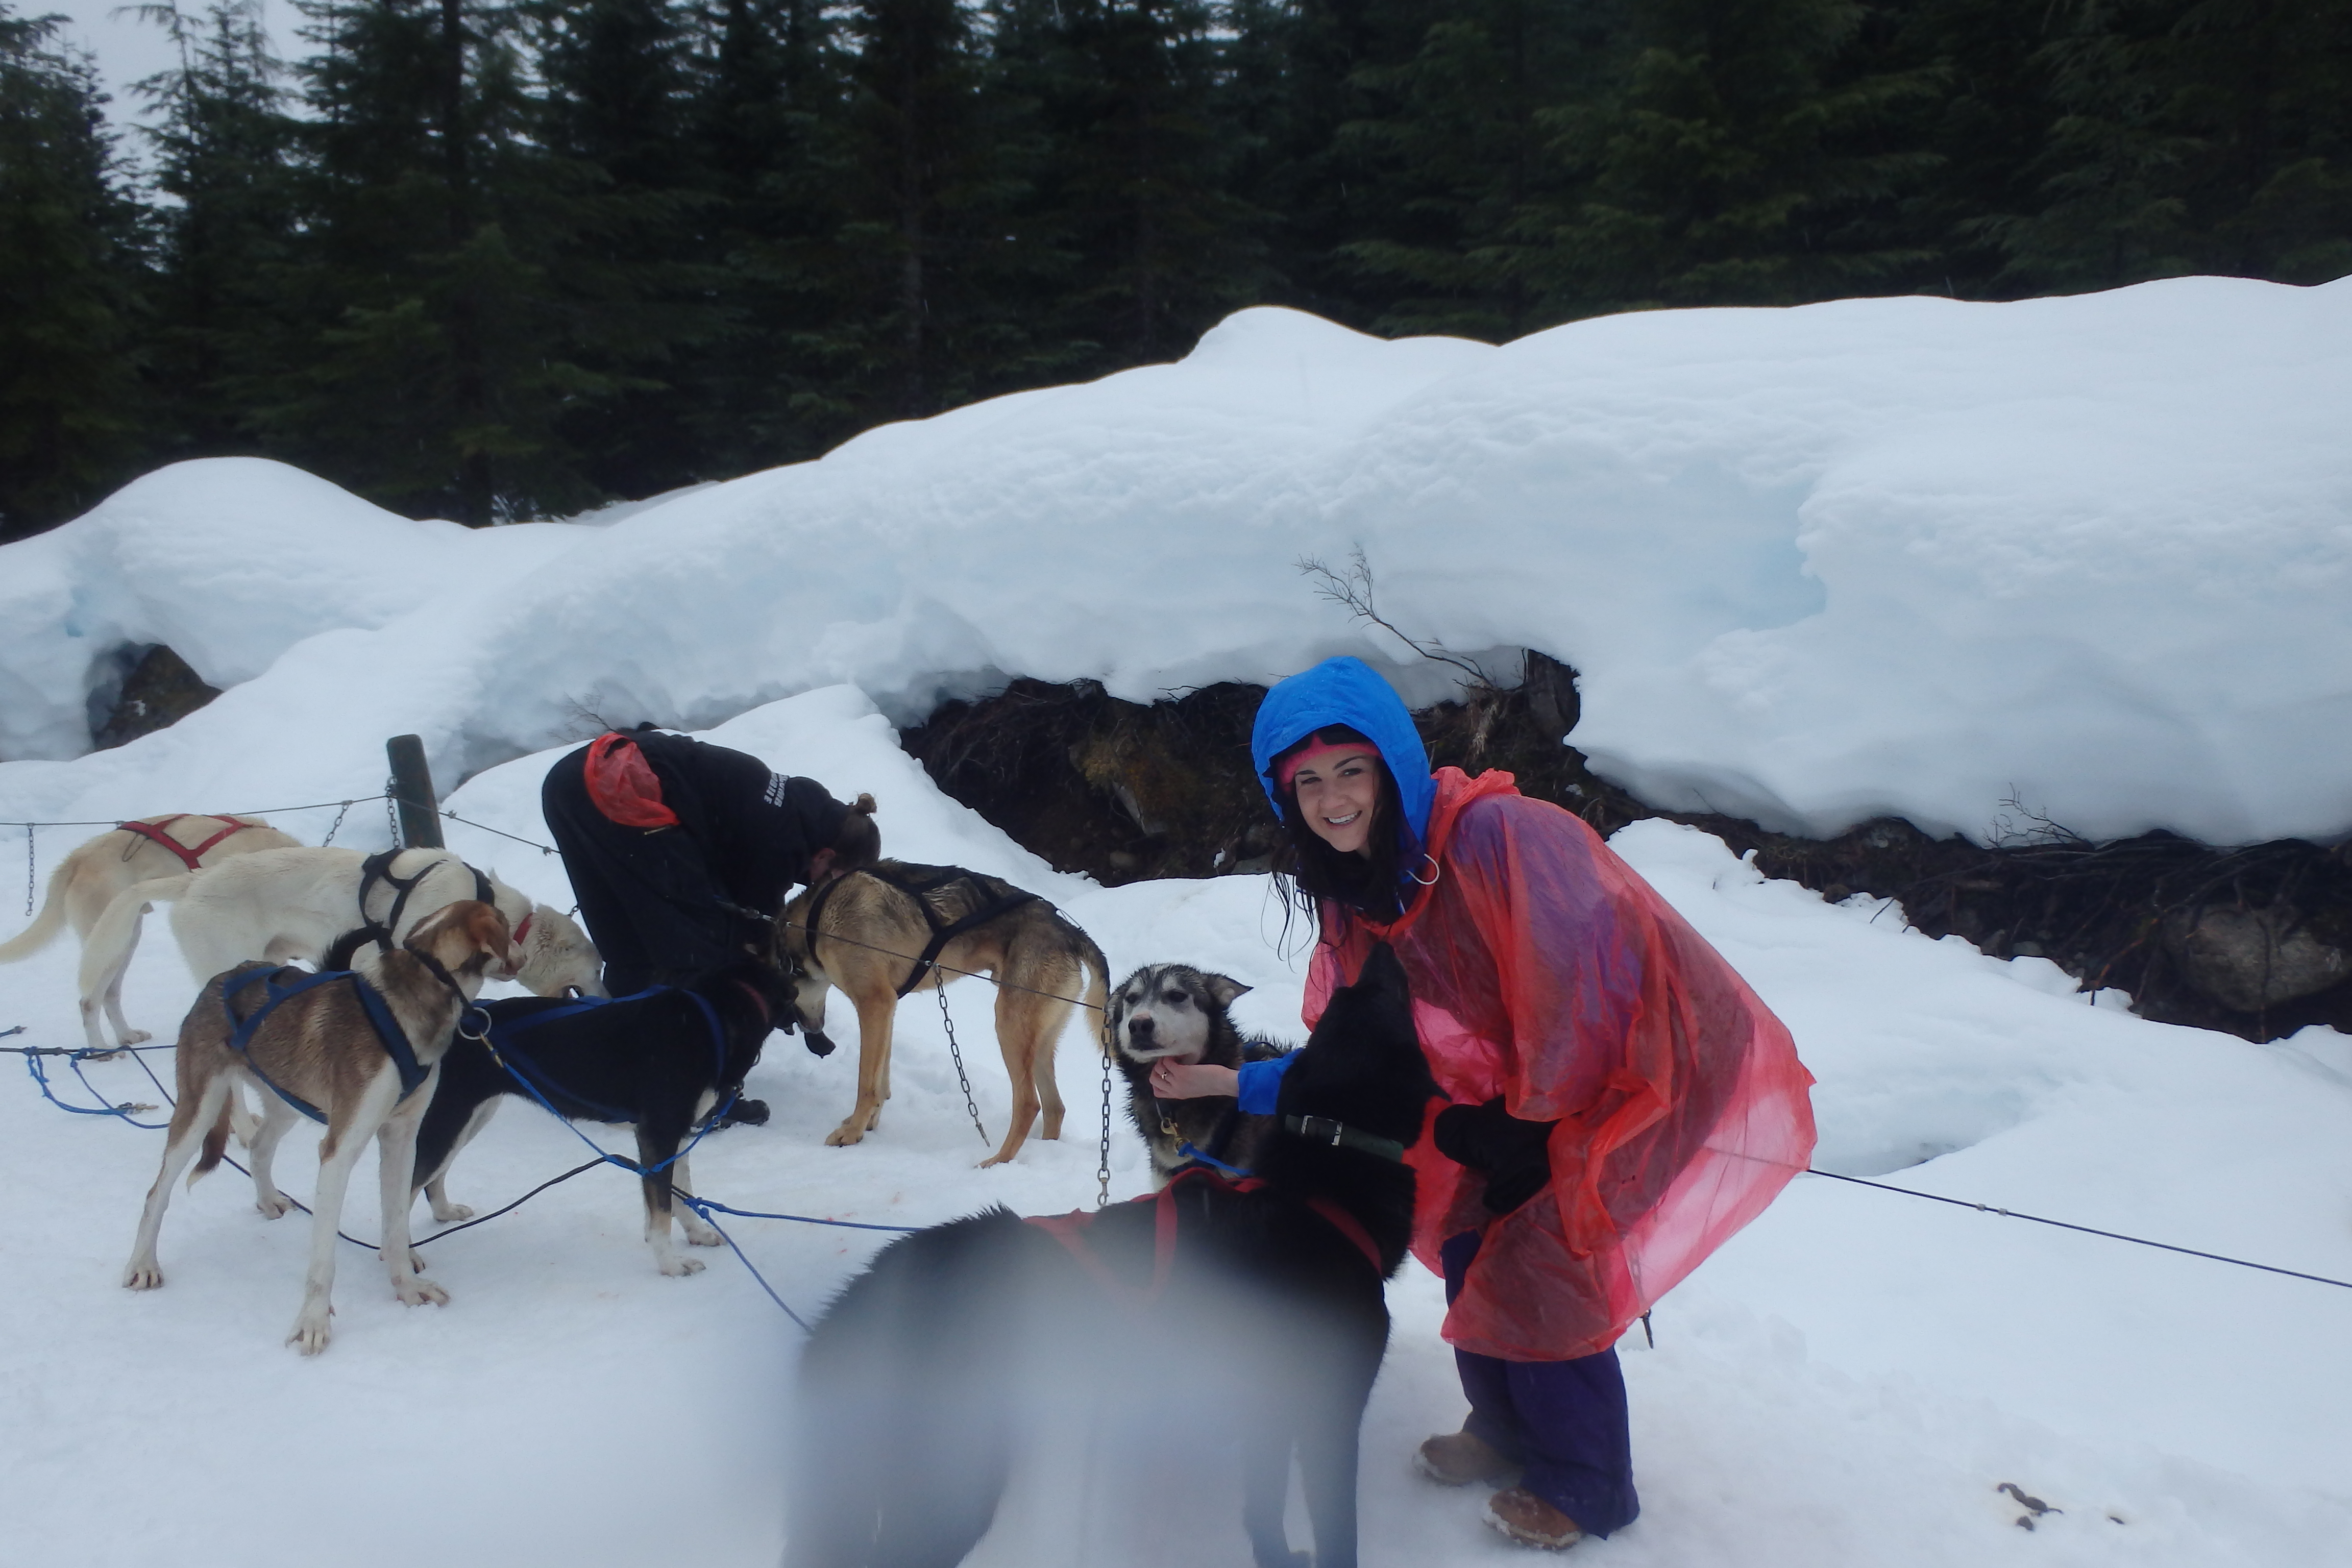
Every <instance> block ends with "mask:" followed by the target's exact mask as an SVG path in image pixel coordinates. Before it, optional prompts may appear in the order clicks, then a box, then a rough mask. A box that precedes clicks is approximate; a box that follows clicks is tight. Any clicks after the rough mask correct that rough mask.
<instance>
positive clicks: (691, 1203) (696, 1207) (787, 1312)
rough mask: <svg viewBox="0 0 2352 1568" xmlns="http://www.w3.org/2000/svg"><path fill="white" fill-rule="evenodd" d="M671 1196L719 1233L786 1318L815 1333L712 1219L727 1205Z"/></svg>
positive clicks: (685, 1194) (684, 1195) (680, 1193)
mask: <svg viewBox="0 0 2352 1568" xmlns="http://www.w3.org/2000/svg"><path fill="white" fill-rule="evenodd" d="M670 1195H671V1196H672V1197H675V1198H677V1199H678V1200H679V1201H680V1202H682V1203H684V1204H685V1205H686V1206H687V1207H688V1208H690V1209H692V1210H693V1211H694V1212H695V1213H697V1214H698V1215H701V1216H702V1218H703V1222H704V1223H705V1224H707V1225H709V1226H710V1228H711V1229H713V1230H715V1231H717V1232H718V1233H719V1240H721V1241H723V1242H725V1243H726V1244H727V1250H728V1251H730V1252H731V1253H733V1254H734V1255H735V1258H736V1261H738V1262H739V1263H740V1264H742V1265H743V1267H744V1268H749V1269H751V1278H752V1279H755V1280H757V1281H759V1285H760V1289H762V1290H765V1291H766V1292H767V1293H768V1300H771V1301H773V1302H774V1303H775V1304H776V1305H777V1306H778V1307H780V1308H782V1310H783V1314H784V1316H785V1317H787V1318H790V1319H791V1320H792V1321H793V1322H795V1323H798V1324H799V1325H800V1330H801V1332H803V1333H804V1334H805V1333H811V1332H814V1331H813V1330H812V1329H810V1327H809V1326H808V1321H807V1320H806V1319H804V1318H803V1317H802V1316H801V1315H800V1314H799V1313H798V1312H795V1311H793V1310H792V1308H790V1307H789V1306H786V1305H785V1304H784V1299H783V1298H782V1296H779V1295H777V1294H776V1288H775V1287H774V1286H773V1285H771V1284H769V1283H768V1277H767V1276H766V1275H764V1274H762V1273H761V1272H760V1270H759V1269H758V1268H756V1267H754V1266H753V1264H752V1262H751V1259H750V1258H747V1257H745V1256H744V1255H743V1249H742V1248H741V1247H738V1246H736V1245H735V1238H734V1237H731V1236H730V1235H728V1234H727V1227H726V1226H722V1225H720V1224H719V1222H718V1221H717V1220H715V1219H712V1218H711V1217H710V1211H711V1210H712V1209H715V1208H720V1207H724V1206H725V1205H720V1204H712V1203H705V1202H704V1201H703V1200H702V1199H700V1198H698V1197H696V1196H695V1195H694V1194H692V1193H688V1192H684V1191H681V1190H679V1189H677V1188H672V1189H671V1191H670ZM727 1212H728V1213H729V1214H734V1213H736V1212H738V1211H736V1210H734V1209H728V1211H727ZM816 1223H818V1224H820V1225H824V1224H832V1223H836V1222H833V1221H825V1220H820V1221H817V1222H816Z"/></svg>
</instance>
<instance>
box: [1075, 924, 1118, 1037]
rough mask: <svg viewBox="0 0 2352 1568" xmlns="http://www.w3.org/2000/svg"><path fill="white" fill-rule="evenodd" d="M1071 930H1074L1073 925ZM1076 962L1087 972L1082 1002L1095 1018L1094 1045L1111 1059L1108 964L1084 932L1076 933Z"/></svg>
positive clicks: (1100, 951) (1099, 949)
mask: <svg viewBox="0 0 2352 1568" xmlns="http://www.w3.org/2000/svg"><path fill="white" fill-rule="evenodd" d="M1071 929H1073V930H1076V926H1075V925H1074V926H1073V927H1072V928H1071ZM1078 944H1079V945H1078V962H1079V963H1082V964H1083V965H1085V967H1086V972H1087V993H1086V996H1085V998H1084V1002H1085V1005H1087V1007H1088V1008H1091V1009H1092V1010H1093V1012H1094V1016H1095V1044H1097V1046H1100V1047H1102V1054H1103V1055H1104V1056H1106V1057H1111V1056H1114V1053H1113V1051H1112V1048H1111V1038H1110V1005H1109V1004H1110V962H1109V961H1108V959H1106V958H1104V957H1103V952H1102V949H1101V948H1098V947H1097V946H1096V945H1095V939H1094V938H1092V937H1090V936H1088V935H1087V933H1086V932H1085V931H1078Z"/></svg>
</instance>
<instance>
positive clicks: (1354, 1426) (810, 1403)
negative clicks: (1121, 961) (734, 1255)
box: [785, 947, 1436, 1568]
mask: <svg viewBox="0 0 2352 1568" xmlns="http://www.w3.org/2000/svg"><path fill="white" fill-rule="evenodd" d="M1435 1092H1436V1089H1435V1086H1434V1085H1433V1083H1432V1082H1431V1080H1430V1076H1429V1067H1428V1063H1427V1062H1426V1061H1425V1060H1424V1059H1423V1057H1422V1054H1421V1047H1420V1043H1419V1041H1418V1040H1417V1039H1416V1038H1415V1037H1414V1034H1413V1027H1412V1012H1411V1009H1410V1005H1409V1001H1408V998H1407V995H1406V991H1405V981H1404V972H1403V970H1402V967H1401V966H1400V965H1399V964H1398V963H1397V960H1396V957H1395V955H1394V954H1393V953H1391V952H1389V950H1388V949H1387V948H1385V947H1382V948H1379V949H1376V950H1375V951H1374V952H1373V953H1372V956H1371V957H1370V959H1369V960H1368V961H1367V962H1366V963H1365V965H1364V973H1363V976H1362V978H1361V979H1360V981H1359V982H1358V984H1355V985H1352V986H1349V987H1348V988H1347V989H1345V990H1342V991H1340V992H1339V993H1338V994H1335V995H1334V996H1333V997H1332V999H1331V1005H1330V1007H1329V1009H1328V1011H1327V1012H1326V1013H1325V1014H1324V1015H1323V1018H1322V1021H1321V1022H1320V1023H1319V1024H1318V1025H1317V1026H1316V1028H1315V1033H1314V1036H1313V1037H1312V1038H1311V1039H1309V1040H1308V1042H1307V1046H1306V1047H1305V1048H1304V1049H1303V1050H1302V1051H1301V1052H1300V1053H1299V1055H1298V1058H1297V1061H1296V1062H1295V1063H1294V1064H1293V1066H1292V1067H1291V1068H1290V1069H1289V1072H1288V1073H1287V1075H1286V1077H1285V1078H1284V1079H1283V1083H1282V1095H1281V1101H1280V1108H1281V1111H1282V1114H1283V1124H1284V1126H1285V1127H1286V1129H1287V1130H1288V1131H1289V1132H1290V1134H1291V1135H1290V1136H1287V1137H1277V1138H1275V1139H1273V1140H1271V1141H1270V1142H1269V1145H1268V1146H1267V1147H1266V1148H1265V1150H1264V1152H1262V1153H1261V1155H1260V1157H1259V1161H1258V1179H1257V1180H1255V1181H1250V1182H1244V1183H1229V1182H1227V1181H1225V1180H1224V1179H1223V1178H1222V1177H1219V1176H1217V1175H1215V1174H1214V1173H1212V1172H1209V1171H1206V1170H1202V1169H1195V1170H1192V1171H1188V1172H1184V1173H1180V1174H1179V1175H1178V1176H1177V1177H1176V1178H1175V1180H1174V1181H1172V1182H1171V1184H1169V1185H1168V1186H1167V1187H1165V1188H1163V1189H1161V1191H1160V1193H1159V1194H1158V1195H1157V1196H1156V1197H1150V1198H1139V1199H1137V1200H1135V1201H1134V1202H1132V1203H1125V1204H1115V1205H1112V1206H1110V1207H1109V1208H1108V1209H1104V1210H1102V1211H1100V1212H1098V1213H1088V1212H1085V1211H1081V1212H1079V1213H1077V1214H1074V1215H1059V1216H1055V1217H1052V1218H1048V1219H1043V1220H1031V1221H1024V1220H1022V1219H1021V1218H1019V1217H1018V1216H1016V1215H1012V1214H1010V1213H1007V1212H1006V1211H1004V1210H1003V1209H991V1210H988V1211H986V1212H984V1213H982V1214H978V1215H972V1216H971V1217H970V1218H967V1219H961V1220H957V1221H954V1222H952V1223H950V1224H948V1225H942V1226H933V1227H932V1228H930V1229H929V1230H925V1231H919V1232H917V1233H916V1234H914V1235H912V1236H909V1237H904V1238H902V1239H900V1240H898V1241H896V1242H893V1243H892V1244H891V1245H890V1246H888V1247H886V1248H884V1249H883V1250H882V1252H881V1253H880V1254H879V1255H878V1256H877V1258H875V1260H874V1263H873V1266H872V1267H871V1268H868V1269H867V1270H866V1272H865V1273H864V1274H862V1275H860V1276H859V1277H858V1278H856V1279H854V1280H852V1281H851V1282H850V1283H849V1285H848V1287H847V1288H846V1289H844V1290H843V1292H842V1293H841V1295H840V1297H839V1298H838V1299H836V1300H835V1301H834V1303H833V1305H832V1307H831V1308H830V1309H829V1310H827V1311H826V1313H825V1315H824V1318H823V1319H822V1320H821V1321H819V1322H818V1323H817V1325H816V1329H815V1331H814V1333H813V1334H812V1335H811V1336H810V1338H809V1342H808V1344H807V1347H806V1349H805V1350H804V1351H803V1353H802V1358H801V1373H800V1386H799V1399H798V1413H797V1427H798V1432H797V1441H798V1457H797V1460H796V1466H795V1469H794V1473H793V1478H792V1484H791V1489H790V1491H791V1505H790V1506H791V1512H790V1515H789V1517H788V1518H787V1520H786V1527H787V1530H788V1531H789V1533H790V1536H791V1543H790V1545H789V1547H788V1548H787V1550H786V1553H785V1561H786V1562H787V1563H790V1564H793V1568H944V1565H946V1564H950V1563H957V1562H960V1561H961V1560H962V1558H963V1557H964V1555H965V1554H966V1553H967V1552H970V1551H971V1548H972V1546H973V1544H974V1543H975V1542H978V1541H979V1540H980V1538H981V1537H982V1535H983V1534H985V1533H986V1532H987V1530H988V1527H989V1524H990V1522H991V1521H992V1519H993V1518H994V1516H995V1512H996V1506H997V1502H998V1500H999V1498H1000V1496H1001V1495H1002V1494H1003V1489H1004V1486H1005V1482H1006V1479H1007V1476H1008V1474H1009V1473H1010V1469H1011V1467H1012V1462H1013V1457H1014V1454H1015V1452H1016V1450H1017V1449H1019V1448H1020V1447H1022V1440H1023V1438H1024V1434H1025V1433H1026V1432H1027V1431H1029V1430H1031V1429H1032V1427H1031V1423H1032V1422H1047V1421H1054V1420H1055V1419H1057V1418H1058V1419H1060V1420H1062V1421H1064V1422H1070V1421H1073V1420H1076V1421H1078V1422H1085V1421H1087V1420H1089V1419H1092V1418H1094V1416H1095V1415H1098V1414H1099V1408H1100V1406H1101V1405H1102V1403H1103V1402H1102V1399H1101V1394H1102V1393H1103V1391H1105V1390H1109V1391H1112V1392H1113V1393H1114V1394H1115V1396H1116V1397H1117V1399H1118V1405H1119V1408H1118V1409H1117V1410H1115V1411H1113V1412H1112V1413H1111V1416H1110V1420H1111V1423H1112V1426H1113V1428H1114V1429H1113V1430H1111V1431H1108V1432H1107V1433H1102V1434H1099V1435H1098V1436H1096V1437H1095V1438H1094V1440H1093V1441H1092V1442H1091V1443H1090V1447H1091V1448H1092V1449H1093V1450H1094V1451H1098V1452H1101V1453H1104V1454H1107V1455H1109V1456H1111V1457H1112V1458H1113V1459H1114V1462H1115V1463H1117V1464H1118V1466H1119V1467H1120V1468H1130V1469H1131V1468H1138V1465H1137V1461H1141V1463H1142V1465H1144V1466H1148V1465H1149V1463H1150V1458H1151V1456H1152V1453H1153V1452H1154V1451H1155V1450H1166V1449H1168V1448H1169V1447H1171V1444H1183V1445H1188V1446H1189V1445H1198V1444H1201V1443H1204V1442H1210V1441H1214V1440H1216V1439H1219V1438H1231V1439H1234V1440H1237V1442H1238V1447H1239V1451H1240V1458H1241V1463H1242V1467H1243V1483H1244V1484H1243V1498H1242V1523H1243V1526H1244V1529H1245V1530H1246V1531H1247V1532H1248V1534H1249V1537H1250V1543H1251V1549H1252V1551H1253V1552H1254V1553H1255V1557H1256V1560H1257V1563H1258V1564H1259V1568H1300V1565H1303V1564H1304V1563H1307V1557H1306V1556H1305V1555H1304V1554H1303V1553H1302V1554H1294V1553H1293V1552H1291V1551H1290V1548H1289V1543H1288V1542H1287V1541H1286V1539H1285V1536H1284V1531H1283V1524H1282V1515H1283V1504H1284V1499H1285V1497H1286V1494H1287V1492H1288V1490H1289V1479H1290V1459H1291V1455H1292V1452H1293V1450H1294V1449H1295V1450H1296V1451H1297V1456H1298V1460H1299V1468H1300V1472H1301V1474H1302V1476H1303V1478H1304V1481H1305V1488H1306V1498H1307V1513H1308V1516H1309V1518H1310V1519H1311V1521H1312V1522H1313V1525H1314V1531H1315V1553H1314V1557H1313V1562H1314V1563H1315V1564H1316V1568H1354V1563H1355V1562H1356V1446H1357V1430H1358V1427H1359V1426H1360V1424H1361V1422H1362V1420H1363V1413H1364V1402H1365V1400H1366V1399H1367V1398H1368V1397H1370V1394H1371V1387H1372V1379H1373V1377H1374V1375H1375V1374H1376V1373H1378V1372H1379V1371H1380V1364H1381V1355H1382V1353H1383V1352H1385V1351H1386V1349H1387V1346H1388V1331H1389V1317H1388V1307H1387V1303H1386V1302H1385V1301H1384V1300H1382V1297H1381V1285H1382V1282H1383V1281H1384V1280H1385V1279H1387V1278H1388V1277H1389V1275H1391V1273H1393V1272H1395V1270H1396V1268H1397V1266H1398V1265H1399V1264H1400V1263H1401V1262H1402V1261H1403V1258H1404V1253H1405V1246H1406V1242H1407V1240H1408V1238H1409V1237H1410V1236H1411V1233H1412V1196H1413V1178H1412V1171H1411V1170H1410V1169H1409V1168H1408V1167H1407V1166H1406V1165H1405V1164H1404V1163H1402V1159H1401V1157H1400V1156H1401V1155H1402V1152H1403V1150H1404V1149H1405V1147H1407V1146H1409V1145H1410V1144H1411V1143H1412V1142H1413V1141H1414V1139H1416V1138H1417V1137H1418V1136H1419V1135H1420V1132H1421V1123H1422V1113H1423V1109H1424V1107H1425V1106H1426V1104H1427V1102H1428V1100H1429V1098H1430V1097H1431V1096H1432V1095H1433V1094H1434V1093H1435ZM1041 1391H1042V1392H1041ZM1056 1394H1059V1395H1063V1396H1066V1398H1067V1399H1068V1403H1066V1404H1063V1405H1058V1406H1057V1405H1055V1404H1054V1403H1053V1401H1054V1399H1055V1395H1056ZM1041 1402H1042V1413H1041ZM1089 1404H1091V1405H1093V1406H1094V1407H1095V1408H1094V1410H1093V1411H1092V1412H1091V1413H1090V1412H1089V1411H1088V1410H1087V1409H1086V1408H1082V1407H1084V1406H1087V1405H1089ZM1122 1422H1124V1423H1126V1424H1129V1425H1131V1426H1132V1427H1133V1432H1132V1433H1131V1434H1130V1433H1129V1431H1128V1430H1127V1429H1126V1426H1122V1425H1121V1423H1122Z"/></svg>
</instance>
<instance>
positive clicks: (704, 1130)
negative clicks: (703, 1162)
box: [499, 1060, 735, 1176]
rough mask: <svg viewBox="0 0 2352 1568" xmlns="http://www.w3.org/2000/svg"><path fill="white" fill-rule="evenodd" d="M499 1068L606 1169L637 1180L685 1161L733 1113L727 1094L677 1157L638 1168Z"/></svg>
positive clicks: (502, 1063)
mask: <svg viewBox="0 0 2352 1568" xmlns="http://www.w3.org/2000/svg"><path fill="white" fill-rule="evenodd" d="M499 1066H500V1067H502V1068H506V1072H507V1076H508V1077H509V1078H510V1079H514V1080H515V1082H517V1083H519V1084H520V1085H522V1087H523V1089H524V1091H525V1092H526V1093H528V1094H529V1095H530V1097H531V1099H533V1100H537V1101H539V1103H540V1107H541V1109H542V1110H545V1111H546V1112H547V1113H548V1114H549V1115H550V1116H552V1117H554V1118H555V1119H556V1120H557V1121H561V1122H562V1123H563V1125H564V1127H565V1128H566V1129H567V1130H569V1131H570V1132H571V1133H572V1136H573V1137H574V1138H577V1139H579V1140H580V1142H583V1143H585V1144H587V1145H588V1147H589V1148H591V1149H593V1150H594V1151H595V1152H596V1157H597V1158H598V1159H600V1160H602V1161H604V1163H606V1164H608V1165H618V1166H620V1167H621V1169H623V1170H624V1171H627V1172H630V1173H633V1174H635V1175H638V1176H652V1175H658V1174H659V1173H662V1172H664V1171H667V1170H668V1169H669V1168H670V1167H671V1166H672V1165H675V1164H677V1163H678V1162H679V1161H680V1160H683V1159H685V1158H686V1157H687V1156H688V1154H690V1153H692V1152H694V1146H695V1145H696V1144H697V1143H699V1142H702V1141H703V1140H704V1139H705V1138H707V1137H709V1135H710V1130H711V1129H712V1128H714V1127H716V1126H718V1125H719V1122H720V1121H722V1120H723V1119H724V1118H725V1117H726V1115H727V1113H728V1111H730V1110H732V1109H734V1105H735V1096H734V1095H733V1094H730V1095H729V1096H728V1097H727V1099H726V1101H725V1102H724V1103H723V1104H721V1105H719V1107H718V1108H717V1109H716V1110H712V1111H711V1113H710V1114H709V1116H708V1117H706V1118H704V1119H703V1122H702V1125H701V1126H700V1127H698V1128H697V1129H695V1132H694V1136H693V1137H691V1138H689V1139H688V1140H687V1141H686V1142H685V1143H684V1144H683V1145H681V1146H680V1147H679V1149H678V1151H677V1153H675V1154H672V1155H671V1156H670V1157H669V1158H668V1159H667V1160H664V1161H662V1162H661V1163H659V1164H656V1165H640V1164H638V1163H636V1162H635V1160H628V1159H624V1158H623V1157H622V1156H620V1155H618V1154H615V1153H614V1152H611V1151H610V1150H608V1149H606V1148H604V1146H603V1145H601V1144H599V1143H598V1142H596V1140H594V1139H593V1138H591V1137H589V1136H588V1134H586V1133H585V1132H583V1131H580V1129H579V1127H578V1125H577V1124H575V1123H574V1122H573V1121H572V1119H571V1118H570V1117H568V1116H566V1115H564V1114H563V1112H562V1111H560V1110H556V1109H555V1107H554V1106H552V1105H551V1104H549V1103H548V1100H547V1096H545V1095H543V1094H541V1093H540V1092H539V1086H538V1085H536V1084H534V1083H532V1082H531V1081H530V1079H527V1078H525V1077H523V1076H522V1074H520V1073H519V1072H517V1071H515V1069H514V1068H511V1067H507V1064H506V1062H505V1061H503V1060H501V1061H499Z"/></svg>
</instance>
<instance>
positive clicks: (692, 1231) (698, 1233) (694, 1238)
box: [686, 1225, 727, 1247]
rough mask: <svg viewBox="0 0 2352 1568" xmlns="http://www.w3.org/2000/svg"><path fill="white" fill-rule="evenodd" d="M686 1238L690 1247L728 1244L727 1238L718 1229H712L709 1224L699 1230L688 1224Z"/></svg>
mask: <svg viewBox="0 0 2352 1568" xmlns="http://www.w3.org/2000/svg"><path fill="white" fill-rule="evenodd" d="M686 1240H687V1245H688V1246H689V1247H724V1246H726V1245H727V1238H726V1237H723V1236H721V1235H719V1233H718V1232H717V1231H715V1230H713V1229H711V1228H710V1227H709V1226H707V1225H706V1226H703V1227H702V1228H701V1229H699V1230H697V1229H696V1228H695V1227H694V1226H687V1227H686Z"/></svg>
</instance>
